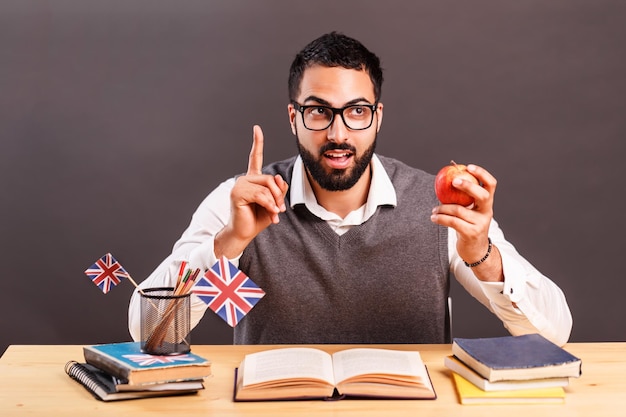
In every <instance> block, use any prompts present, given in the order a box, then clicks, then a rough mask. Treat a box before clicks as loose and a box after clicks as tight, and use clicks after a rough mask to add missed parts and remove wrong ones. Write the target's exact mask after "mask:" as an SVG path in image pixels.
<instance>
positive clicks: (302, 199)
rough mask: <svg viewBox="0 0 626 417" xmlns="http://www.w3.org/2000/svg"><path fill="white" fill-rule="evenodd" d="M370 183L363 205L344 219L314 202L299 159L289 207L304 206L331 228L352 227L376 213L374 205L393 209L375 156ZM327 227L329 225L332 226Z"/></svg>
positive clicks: (389, 189)
mask: <svg viewBox="0 0 626 417" xmlns="http://www.w3.org/2000/svg"><path fill="white" fill-rule="evenodd" d="M371 166H372V182H371V184H370V191H369V194H368V196H367V202H366V203H365V204H364V205H363V206H361V207H360V208H359V209H357V210H355V211H353V212H351V213H349V214H348V215H347V216H346V217H345V218H344V219H342V218H341V217H339V216H338V215H337V214H335V213H331V212H329V211H328V210H326V209H325V208H324V207H322V206H320V205H319V204H318V203H317V200H316V198H315V194H314V193H313V188H311V184H310V183H309V179H308V177H307V176H306V173H305V169H304V163H303V162H302V159H301V158H300V156H298V158H297V159H296V161H295V164H294V167H293V173H292V175H291V190H290V195H291V207H294V206H295V205H296V204H304V205H305V206H306V207H307V208H308V209H309V211H310V212H311V213H313V214H315V215H316V216H317V217H319V218H321V219H322V220H326V221H329V222H332V223H333V224H334V227H343V226H354V225H358V224H361V223H364V222H365V221H367V220H368V219H369V218H370V217H372V215H373V214H374V213H375V212H376V209H377V208H378V206H381V205H391V206H394V207H395V206H396V204H397V199H396V190H395V189H394V188H393V184H392V183H391V179H389V176H388V175H387V172H386V171H385V168H384V167H383V164H382V163H381V162H380V159H379V158H378V156H376V155H374V156H373V157H372V162H371ZM333 224H331V225H333Z"/></svg>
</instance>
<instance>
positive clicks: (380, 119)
mask: <svg viewBox="0 0 626 417" xmlns="http://www.w3.org/2000/svg"><path fill="white" fill-rule="evenodd" d="M376 113H378V117H377V118H378V124H377V126H376V133H378V132H380V126H382V124H383V103H378V107H377V108H376Z"/></svg>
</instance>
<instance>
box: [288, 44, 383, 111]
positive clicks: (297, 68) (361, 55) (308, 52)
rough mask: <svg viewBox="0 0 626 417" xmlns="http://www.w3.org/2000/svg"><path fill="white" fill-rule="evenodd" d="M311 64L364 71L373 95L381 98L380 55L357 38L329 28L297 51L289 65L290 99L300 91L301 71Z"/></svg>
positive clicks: (377, 98)
mask: <svg viewBox="0 0 626 417" xmlns="http://www.w3.org/2000/svg"><path fill="white" fill-rule="evenodd" d="M313 65H323V66H325V67H343V68H347V69H355V70H365V71H367V73H368V74H369V76H370V79H371V80H372V84H374V95H375V96H376V97H375V99H376V101H378V100H380V95H381V89H382V85H383V70H382V68H381V67H380V59H379V58H378V57H377V56H376V55H375V54H374V53H372V52H370V51H369V50H368V49H367V48H366V47H365V46H364V45H363V44H362V43H361V42H359V41H357V40H356V39H353V38H350V37H348V36H346V35H343V34H341V33H338V32H331V33H327V34H325V35H322V36H320V37H319V38H317V39H315V40H314V41H312V42H311V43H309V44H308V45H307V46H305V47H304V49H302V50H301V51H300V52H299V53H298V54H297V55H296V57H295V58H294V60H293V62H292V63H291V68H290V69H289V82H288V88H289V100H291V101H293V100H295V99H296V96H297V95H298V94H299V92H300V83H301V82H302V77H303V75H304V71H305V70H306V69H307V68H309V67H311V66H313Z"/></svg>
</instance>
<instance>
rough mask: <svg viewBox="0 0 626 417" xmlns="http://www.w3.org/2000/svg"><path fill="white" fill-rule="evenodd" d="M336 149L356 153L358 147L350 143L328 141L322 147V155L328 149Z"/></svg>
mask: <svg viewBox="0 0 626 417" xmlns="http://www.w3.org/2000/svg"><path fill="white" fill-rule="evenodd" d="M334 150H340V151H350V152H352V153H355V154H356V148H355V147H354V146H352V145H350V144H348V143H334V142H328V143H327V144H325V145H324V146H322V147H321V148H320V156H321V155H324V154H325V153H326V152H328V151H334Z"/></svg>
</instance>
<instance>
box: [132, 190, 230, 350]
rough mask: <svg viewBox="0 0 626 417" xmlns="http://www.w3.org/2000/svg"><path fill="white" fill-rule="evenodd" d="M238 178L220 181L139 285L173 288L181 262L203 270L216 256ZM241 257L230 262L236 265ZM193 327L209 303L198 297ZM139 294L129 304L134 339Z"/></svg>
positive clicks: (194, 300) (138, 333) (137, 335)
mask: <svg viewBox="0 0 626 417" xmlns="http://www.w3.org/2000/svg"><path fill="white" fill-rule="evenodd" d="M234 184H235V179H234V178H231V179H229V180H226V181H224V182H223V183H221V184H220V185H219V186H218V187H217V188H216V189H215V190H213V191H212V192H211V194H209V195H208V196H207V197H206V198H205V199H204V201H202V203H201V204H200V206H199V207H198V208H197V210H196V212H195V213H194V214H193V216H192V218H191V222H190V224H189V227H188V228H187V230H185V232H184V233H183V234H182V236H181V237H180V239H178V241H177V242H176V243H175V244H174V247H173V249H172V253H171V254H170V255H169V256H168V257H167V258H166V259H165V260H164V261H163V262H161V264H160V265H159V266H158V267H157V268H156V269H155V270H154V272H152V274H150V276H149V277H148V278H146V280H145V281H143V282H142V283H141V284H139V287H140V288H142V289H143V288H153V287H173V286H174V285H175V283H176V279H177V275H178V269H179V266H180V262H182V261H186V262H188V268H190V269H196V268H200V271H202V272H204V271H206V270H207V269H209V268H210V267H211V266H212V265H213V264H215V262H217V259H216V257H215V252H214V250H213V238H214V236H215V235H216V234H217V232H219V231H220V230H222V229H223V228H224V226H225V225H226V223H227V222H228V218H229V216H230V191H231V190H232V188H233V186H234ZM238 261H239V260H238V259H233V260H231V262H232V263H233V264H234V265H235V266H237V265H238ZM191 300H192V304H191V323H190V324H191V328H193V327H195V326H196V325H197V324H198V323H199V322H200V320H201V319H202V317H203V316H204V313H205V312H206V309H207V305H206V304H205V303H204V302H203V301H202V300H200V299H199V298H197V297H192V298H191ZM140 315H141V314H140V297H139V292H138V291H137V290H135V292H134V293H133V295H132V297H131V299H130V304H129V307H128V330H129V331H130V335H131V337H132V338H133V340H135V341H139V340H140V338H141V324H140Z"/></svg>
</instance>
